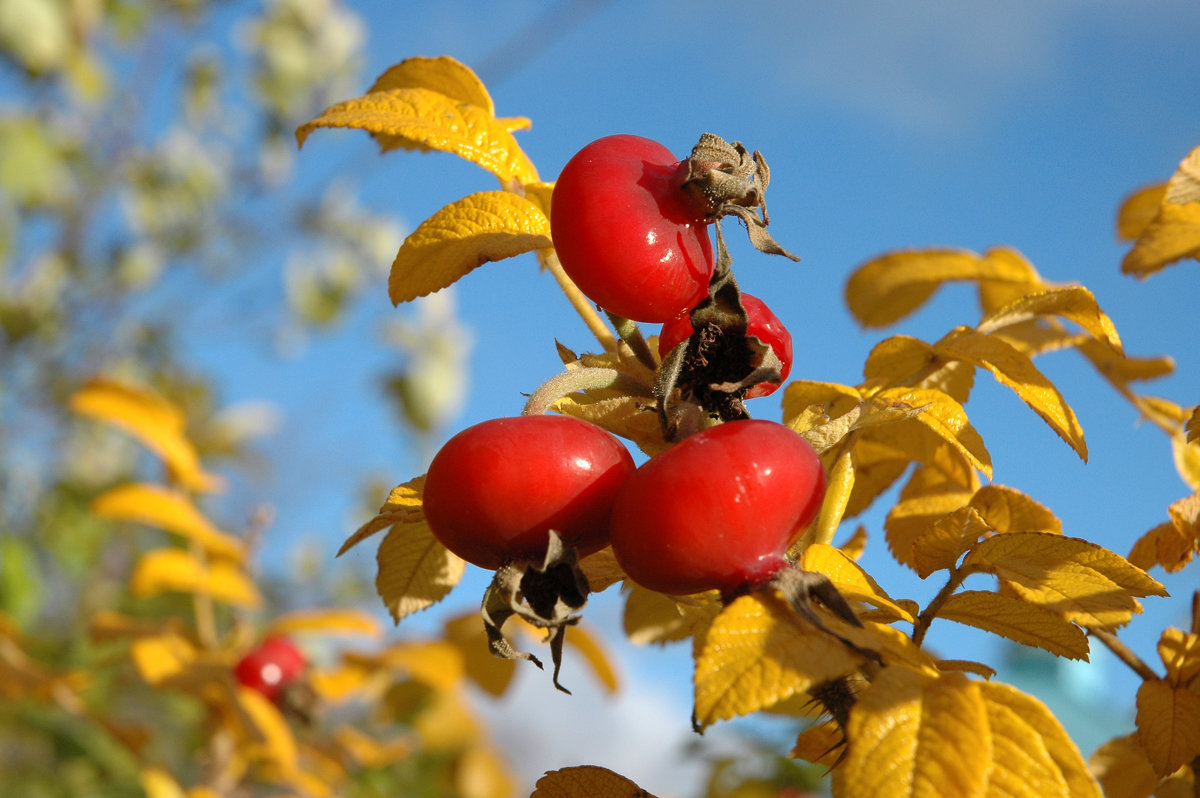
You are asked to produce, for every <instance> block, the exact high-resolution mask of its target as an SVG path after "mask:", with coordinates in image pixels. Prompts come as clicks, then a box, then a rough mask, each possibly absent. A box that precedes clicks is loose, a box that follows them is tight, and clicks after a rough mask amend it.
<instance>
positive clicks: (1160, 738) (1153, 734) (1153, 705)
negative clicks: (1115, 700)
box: [1137, 679, 1200, 776]
mask: <svg viewBox="0 0 1200 798" xmlns="http://www.w3.org/2000/svg"><path fill="white" fill-rule="evenodd" d="M1137 734H1138V739H1139V740H1141V743H1142V748H1143V749H1144V750H1145V752H1146V756H1147V758H1148V759H1149V760H1150V764H1151V765H1152V766H1153V767H1154V772H1155V773H1157V774H1158V775H1159V776H1169V775H1170V774H1172V773H1174V772H1175V771H1176V769H1178V768H1179V766H1180V765H1183V764H1184V763H1187V762H1191V761H1192V760H1193V759H1194V758H1195V757H1197V756H1200V693H1197V692H1195V691H1194V690H1189V689H1188V688H1186V687H1172V686H1171V685H1170V683H1168V682H1166V681H1164V680H1161V679H1150V680H1147V681H1145V682H1142V686H1141V687H1139V688H1138V692H1137Z"/></svg>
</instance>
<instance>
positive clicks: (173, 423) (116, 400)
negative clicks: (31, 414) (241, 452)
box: [69, 377, 221, 491]
mask: <svg viewBox="0 0 1200 798" xmlns="http://www.w3.org/2000/svg"><path fill="white" fill-rule="evenodd" d="M69 404H70V408H71V410H73V411H74V412H76V413H79V414H80V415H84V416H89V417H91V418H96V419H99V420H101V421H104V422H107V423H109V424H112V425H113V426H115V427H119V428H120V429H122V430H124V431H126V432H128V433H129V434H131V435H133V436H134V437H135V438H137V439H138V440H139V441H141V442H142V444H143V445H145V446H146V447H147V448H148V449H150V450H151V451H152V452H154V453H155V454H157V455H158V456H159V457H161V458H162V459H163V462H164V463H166V466H167V469H168V470H169V471H170V473H171V475H172V477H173V478H174V479H176V480H178V481H179V484H180V485H182V486H183V487H185V488H188V489H189V490H196V491H215V490H218V489H219V488H220V487H221V480H220V479H219V478H218V477H216V476H213V475H212V474H209V473H208V472H207V471H205V470H204V468H203V466H202V465H201V463H200V457H199V455H197V454H196V449H195V447H194V446H193V445H192V442H191V441H190V440H188V438H187V436H186V434H185V429H186V427H187V419H186V418H185V417H184V415H183V411H181V410H180V409H179V408H178V407H176V406H175V405H174V404H172V403H171V402H169V401H167V400H166V399H164V398H163V397H161V396H159V395H157V394H154V393H151V392H150V391H147V390H145V389H143V388H138V387H135V386H132V385H126V384H124V383H120V382H117V381H116V380H110V379H107V378H104V377H97V378H95V379H92V380H91V381H89V382H88V383H87V385H85V386H83V387H82V388H80V389H79V390H78V391H76V392H75V393H74V394H72V395H71V399H70V403H69Z"/></svg>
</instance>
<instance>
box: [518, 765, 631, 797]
mask: <svg viewBox="0 0 1200 798" xmlns="http://www.w3.org/2000/svg"><path fill="white" fill-rule="evenodd" d="M529 798H654V796H653V795H651V794H650V793H648V792H646V791H645V790H643V789H642V788H641V787H639V786H637V785H636V784H634V783H633V782H632V781H630V780H629V779H627V778H625V777H624V776H619V775H617V774H616V773H613V772H612V771H611V770H609V769H608V768H602V767H597V766H596V765H580V766H578V767H570V768H563V769H562V770H551V771H549V772H547V773H546V775H545V776H542V777H541V778H540V779H538V782H537V784H536V785H535V786H534V790H533V794H532V795H530V796H529Z"/></svg>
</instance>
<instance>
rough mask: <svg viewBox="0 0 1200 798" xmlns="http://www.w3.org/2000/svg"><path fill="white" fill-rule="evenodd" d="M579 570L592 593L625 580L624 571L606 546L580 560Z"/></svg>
mask: <svg viewBox="0 0 1200 798" xmlns="http://www.w3.org/2000/svg"><path fill="white" fill-rule="evenodd" d="M579 569H580V570H581V571H582V572H583V575H584V576H585V577H587V581H588V588H589V589H590V590H591V591H592V592H593V593H599V592H601V591H603V590H607V589H608V588H610V587H612V586H613V585H615V584H616V583H617V582H620V581H621V580H623V579H624V578H625V571H623V570H622V569H621V564H620V563H618V562H617V558H616V555H614V554H613V551H612V548H610V547H608V546H605V547H604V548H602V549H600V551H597V552H593V553H591V554H589V555H587V556H586V557H584V558H583V559H582V560H580V561H579Z"/></svg>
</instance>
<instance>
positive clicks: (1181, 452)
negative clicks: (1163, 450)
mask: <svg viewBox="0 0 1200 798" xmlns="http://www.w3.org/2000/svg"><path fill="white" fill-rule="evenodd" d="M1171 454H1172V455H1173V456H1174V458H1175V470H1176V471H1178V472H1179V476H1180V477H1181V478H1182V479H1183V481H1184V483H1185V484H1186V485H1187V486H1188V487H1189V488H1191V489H1192V490H1197V491H1200V445H1198V444H1196V443H1188V442H1187V439H1186V438H1184V436H1183V434H1182V433H1176V434H1174V435H1172V436H1171Z"/></svg>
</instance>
